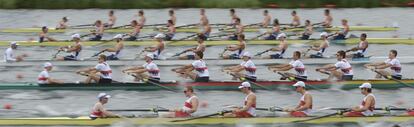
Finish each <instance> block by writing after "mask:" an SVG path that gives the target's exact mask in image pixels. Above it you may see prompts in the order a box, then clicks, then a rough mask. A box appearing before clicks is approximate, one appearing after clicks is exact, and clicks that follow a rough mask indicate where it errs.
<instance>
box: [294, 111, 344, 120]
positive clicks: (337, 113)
mask: <svg viewBox="0 0 414 127" xmlns="http://www.w3.org/2000/svg"><path fill="white" fill-rule="evenodd" d="M349 111H351V110H350V109H349V108H348V109H346V110H338V111H337V112H335V113H332V114H327V115H323V116H318V117H314V118H309V119H304V120H296V121H292V123H302V122H307V121H312V120H317V119H322V118H326V117H331V116H336V115H342V114H344V113H345V112H349Z"/></svg>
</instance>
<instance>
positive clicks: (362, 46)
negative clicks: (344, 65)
mask: <svg viewBox="0 0 414 127" xmlns="http://www.w3.org/2000/svg"><path fill="white" fill-rule="evenodd" d="M359 39H360V40H361V41H360V42H359V44H358V45H357V46H355V47H354V48H352V49H349V50H346V52H351V51H352V52H355V53H354V54H350V55H348V56H347V58H364V57H365V55H366V54H367V49H368V41H367V34H366V33H362V34H361V36H360V37H359Z"/></svg>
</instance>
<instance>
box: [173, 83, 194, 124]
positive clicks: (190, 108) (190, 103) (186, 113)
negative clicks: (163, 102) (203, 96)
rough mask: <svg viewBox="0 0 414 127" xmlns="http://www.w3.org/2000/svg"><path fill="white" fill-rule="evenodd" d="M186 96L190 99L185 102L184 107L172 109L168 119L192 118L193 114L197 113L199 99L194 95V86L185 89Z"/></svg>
mask: <svg viewBox="0 0 414 127" xmlns="http://www.w3.org/2000/svg"><path fill="white" fill-rule="evenodd" d="M184 95H185V97H187V98H188V99H187V100H185V102H184V105H183V107H181V108H177V109H170V112H172V113H169V114H168V115H166V117H191V114H193V113H195V112H197V109H198V105H199V99H198V97H197V96H196V95H195V93H194V89H193V87H192V86H186V87H185V88H184Z"/></svg>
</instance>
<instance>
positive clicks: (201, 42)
mask: <svg viewBox="0 0 414 127" xmlns="http://www.w3.org/2000/svg"><path fill="white" fill-rule="evenodd" d="M205 38H206V37H205V36H204V34H197V47H194V48H189V49H187V50H185V52H189V53H187V54H184V55H181V56H180V57H179V59H181V60H194V59H195V54H196V53H197V52H201V53H204V51H205V50H206V45H205V44H204V40H205Z"/></svg>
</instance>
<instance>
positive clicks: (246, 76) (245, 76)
mask: <svg viewBox="0 0 414 127" xmlns="http://www.w3.org/2000/svg"><path fill="white" fill-rule="evenodd" d="M242 56H243V57H242V58H243V62H242V63H241V64H239V65H236V66H230V67H225V68H223V70H222V71H224V72H227V73H228V74H231V75H232V76H233V80H235V79H237V78H238V79H240V80H248V81H252V82H256V79H257V76H256V65H254V63H253V61H252V60H251V57H252V56H251V55H250V53H249V52H244V53H243V55H242ZM243 71H246V72H245V73H242V72H243Z"/></svg>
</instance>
